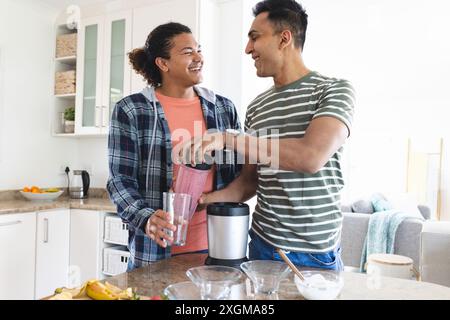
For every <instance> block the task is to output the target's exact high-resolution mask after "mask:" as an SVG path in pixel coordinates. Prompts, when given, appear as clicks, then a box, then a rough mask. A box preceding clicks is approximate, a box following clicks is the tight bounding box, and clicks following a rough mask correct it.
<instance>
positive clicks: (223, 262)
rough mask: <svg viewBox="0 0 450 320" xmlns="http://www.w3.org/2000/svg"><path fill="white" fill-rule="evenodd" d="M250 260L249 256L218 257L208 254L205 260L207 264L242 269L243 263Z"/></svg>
mask: <svg viewBox="0 0 450 320" xmlns="http://www.w3.org/2000/svg"><path fill="white" fill-rule="evenodd" d="M246 261H248V258H247V257H244V258H241V259H216V258H212V257H210V256H208V257H207V258H206V260H205V265H207V266H210V265H214V266H226V267H233V268H236V269H240V266H241V263H243V262H246Z"/></svg>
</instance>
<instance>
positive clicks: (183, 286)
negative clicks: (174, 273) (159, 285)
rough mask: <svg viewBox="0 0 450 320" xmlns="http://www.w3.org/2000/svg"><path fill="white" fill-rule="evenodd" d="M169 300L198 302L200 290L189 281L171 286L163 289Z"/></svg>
mask: <svg viewBox="0 0 450 320" xmlns="http://www.w3.org/2000/svg"><path fill="white" fill-rule="evenodd" d="M164 295H166V296H167V298H169V300H200V298H201V297H200V290H199V289H198V288H197V286H196V285H195V284H194V283H192V282H191V281H183V282H178V283H174V284H171V285H169V286H167V287H166V288H165V289H164Z"/></svg>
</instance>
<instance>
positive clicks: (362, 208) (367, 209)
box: [352, 199, 374, 213]
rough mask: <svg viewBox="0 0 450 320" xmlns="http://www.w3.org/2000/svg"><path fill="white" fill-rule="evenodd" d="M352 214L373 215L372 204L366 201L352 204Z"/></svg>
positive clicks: (362, 200)
mask: <svg viewBox="0 0 450 320" xmlns="http://www.w3.org/2000/svg"><path fill="white" fill-rule="evenodd" d="M352 212H358V213H373V212H374V211H373V206H372V202H371V201H370V200H368V199H361V200H358V201H355V202H353V203H352Z"/></svg>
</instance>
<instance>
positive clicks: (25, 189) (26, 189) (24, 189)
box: [22, 187, 31, 192]
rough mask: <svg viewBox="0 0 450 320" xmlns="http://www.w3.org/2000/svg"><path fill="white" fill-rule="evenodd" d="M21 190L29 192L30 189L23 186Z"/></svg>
mask: <svg viewBox="0 0 450 320" xmlns="http://www.w3.org/2000/svg"><path fill="white" fill-rule="evenodd" d="M22 191H23V192H31V189H30V188H28V187H24V188H23V189H22Z"/></svg>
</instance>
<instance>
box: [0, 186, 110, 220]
mask: <svg viewBox="0 0 450 320" xmlns="http://www.w3.org/2000/svg"><path fill="white" fill-rule="evenodd" d="M59 208H68V209H69V208H70V209H85V210H97V211H105V212H116V211H117V209H116V206H115V205H114V204H113V203H112V202H111V200H110V199H109V198H108V197H107V196H106V194H105V192H103V191H98V190H93V192H92V194H91V193H90V195H89V197H88V198H86V199H70V198H69V197H67V196H65V194H63V195H61V196H60V197H59V198H58V199H56V200H53V201H30V200H27V199H25V198H24V197H22V196H21V195H20V193H19V192H18V191H8V192H2V194H0V215H1V214H11V213H23V212H33V211H41V210H51V209H59Z"/></svg>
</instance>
